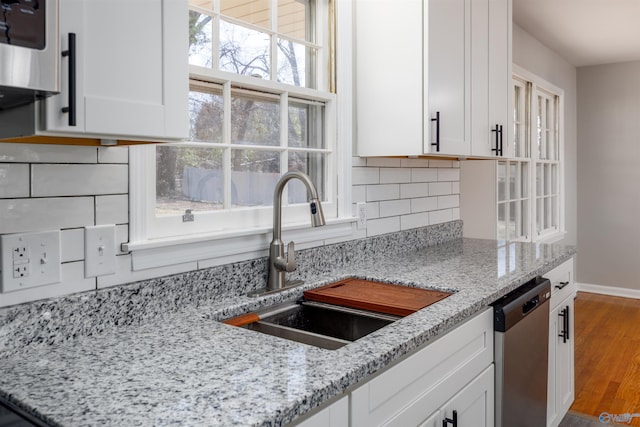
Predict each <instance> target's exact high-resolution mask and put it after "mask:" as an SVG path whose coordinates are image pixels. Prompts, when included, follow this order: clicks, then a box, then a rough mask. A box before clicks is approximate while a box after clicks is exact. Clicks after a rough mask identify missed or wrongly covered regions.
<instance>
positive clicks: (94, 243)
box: [84, 224, 116, 277]
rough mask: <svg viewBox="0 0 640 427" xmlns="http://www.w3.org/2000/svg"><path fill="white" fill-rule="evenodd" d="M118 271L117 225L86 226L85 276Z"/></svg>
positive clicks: (102, 274) (103, 274) (104, 274)
mask: <svg viewBox="0 0 640 427" xmlns="http://www.w3.org/2000/svg"><path fill="white" fill-rule="evenodd" d="M115 272H116V226H115V225H113V224H109V225H96V226H93V227H85V228H84V276H85V277H96V276H106V275H108V274H115Z"/></svg>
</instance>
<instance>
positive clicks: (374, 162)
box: [367, 157, 400, 168]
mask: <svg viewBox="0 0 640 427" xmlns="http://www.w3.org/2000/svg"><path fill="white" fill-rule="evenodd" d="M367 166H369V167H382V168H399V167H400V159H395V158H389V157H369V158H367Z"/></svg>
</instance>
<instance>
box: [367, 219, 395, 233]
mask: <svg viewBox="0 0 640 427" xmlns="http://www.w3.org/2000/svg"><path fill="white" fill-rule="evenodd" d="M395 231H400V217H399V216H392V217H389V218H380V219H374V220H371V221H367V236H377V235H379V234H386V233H393V232H395Z"/></svg>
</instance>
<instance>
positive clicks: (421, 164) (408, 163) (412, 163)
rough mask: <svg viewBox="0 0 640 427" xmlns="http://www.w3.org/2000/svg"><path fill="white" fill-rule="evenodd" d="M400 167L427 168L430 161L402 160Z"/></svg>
mask: <svg viewBox="0 0 640 427" xmlns="http://www.w3.org/2000/svg"><path fill="white" fill-rule="evenodd" d="M400 166H402V167H403V168H427V167H429V159H400Z"/></svg>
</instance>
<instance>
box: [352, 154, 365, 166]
mask: <svg viewBox="0 0 640 427" xmlns="http://www.w3.org/2000/svg"><path fill="white" fill-rule="evenodd" d="M351 166H353V167H362V166H367V158H366V157H358V156H353V157H351Z"/></svg>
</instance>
